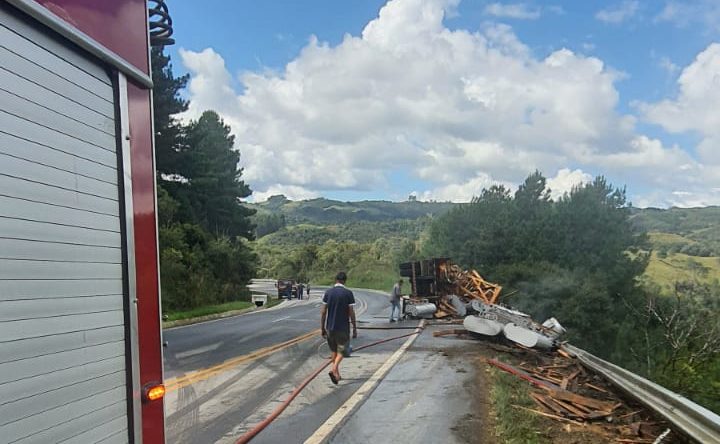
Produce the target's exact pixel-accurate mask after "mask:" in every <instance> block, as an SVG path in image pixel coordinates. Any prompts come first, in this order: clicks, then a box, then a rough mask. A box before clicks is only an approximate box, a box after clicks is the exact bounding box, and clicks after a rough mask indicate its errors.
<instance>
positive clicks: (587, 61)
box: [180, 0, 697, 200]
mask: <svg viewBox="0 0 720 444" xmlns="http://www.w3.org/2000/svg"><path fill="white" fill-rule="evenodd" d="M457 3H458V2H457V1H456V0H393V1H390V2H388V4H387V5H386V6H385V7H383V8H382V10H381V11H380V13H379V16H378V17H377V18H376V19H374V20H372V21H371V22H370V23H368V24H367V26H366V27H365V29H364V30H363V31H362V34H361V35H360V36H351V35H346V36H345V37H344V39H343V40H342V42H341V43H339V44H338V45H336V46H331V45H329V44H327V43H324V42H320V41H318V39H316V38H314V37H312V38H310V40H309V42H308V44H307V45H306V46H305V47H304V48H303V49H302V51H301V53H300V54H299V55H298V56H297V57H296V58H295V59H294V60H292V61H291V62H290V63H288V64H287V66H286V67H285V68H284V69H283V70H281V71H279V72H271V71H262V72H246V73H243V74H242V75H241V76H240V77H239V78H238V79H237V80H238V81H239V83H240V84H241V90H240V88H238V89H239V91H235V88H234V86H233V83H234V79H233V78H232V77H231V75H230V74H229V73H228V72H227V69H226V67H225V65H224V62H223V59H222V57H221V56H220V55H219V54H217V53H216V52H215V51H213V50H212V49H206V50H204V51H201V52H193V51H189V50H182V51H180V55H181V58H182V62H183V63H184V64H185V66H186V67H187V68H188V69H189V70H190V72H191V80H190V84H189V88H188V91H189V98H190V100H191V103H190V109H189V110H188V112H187V113H186V114H185V115H184V117H185V118H195V117H197V116H198V115H199V114H200V113H201V112H202V111H203V110H205V109H215V110H217V111H218V112H219V113H220V114H221V115H222V116H223V118H224V119H225V120H226V122H227V123H229V124H230V125H231V126H232V129H233V132H234V134H235V135H236V147H237V148H238V149H239V150H240V151H241V153H242V158H241V166H242V167H243V168H245V171H244V176H243V177H244V178H245V180H247V181H248V182H249V183H250V185H251V186H252V188H253V189H254V190H255V191H256V199H262V198H264V197H267V196H269V195H270V194H276V193H278V192H285V193H287V194H291V193H292V194H293V195H294V196H315V195H318V194H322V193H323V192H326V191H331V190H356V191H363V190H366V191H369V190H372V191H374V192H376V193H377V192H378V191H380V192H382V191H386V192H387V191H388V190H389V189H390V187H391V185H390V184H391V183H392V181H391V180H390V176H391V175H394V174H397V172H398V171H401V170H402V171H404V172H405V174H407V175H408V176H409V177H410V178H411V179H413V180H415V181H421V182H424V183H426V184H427V185H426V189H427V190H431V191H424V192H420V193H419V194H418V196H419V197H420V196H422V197H424V198H435V199H438V200H467V199H469V198H470V197H472V195H474V194H477V193H479V192H480V190H481V189H482V187H484V186H486V185H488V184H493V183H503V184H517V183H519V182H521V181H522V180H523V179H524V178H525V177H526V176H527V174H528V173H530V172H532V171H534V170H535V169H539V170H540V171H545V172H548V171H562V170H563V169H564V168H567V167H568V165H573V168H580V170H577V171H581V173H580V174H583V173H582V171H588V170H592V171H600V172H602V173H605V174H607V175H609V176H611V177H617V178H618V179H619V180H623V181H625V180H627V181H626V182H625V183H629V182H633V183H634V182H635V181H636V179H635V178H636V177H640V178H642V180H645V182H642V183H643V184H646V185H647V184H653V186H655V184H656V182H655V181H654V176H657V175H658V174H657V173H658V172H659V171H662V172H666V171H668V168H670V170H671V171H679V170H676V169H674V168H676V166H677V165H680V164H681V162H679V161H677V159H678V158H679V157H682V156H681V155H682V153H684V152H683V151H682V150H680V149H679V148H677V147H671V148H667V147H664V146H663V145H662V143H657V144H652V143H644V144H639V142H638V140H639V139H638V138H639V137H640V136H639V135H638V134H636V131H635V118H634V117H633V116H630V115H623V114H620V113H618V112H617V106H618V102H619V93H618V91H617V89H616V87H615V83H616V82H617V81H618V80H619V79H620V78H621V76H620V75H619V74H618V73H617V72H616V71H614V70H612V69H610V68H608V67H607V66H606V65H605V64H604V63H603V61H602V60H600V59H598V58H596V57H588V56H583V55H580V54H577V53H574V52H572V51H570V50H568V49H560V50H557V51H555V52H552V53H550V54H549V55H547V56H544V57H537V56H534V55H533V53H532V51H530V50H529V49H528V47H527V46H526V45H525V44H524V43H523V42H522V41H520V40H519V39H518V37H517V36H516V35H515V33H514V32H513V31H512V29H511V28H510V27H508V26H507V25H502V24H495V25H488V26H485V27H483V28H482V29H481V30H480V31H477V32H471V31H468V30H462V29H458V30H450V29H448V28H446V27H445V26H444V24H443V19H444V17H445V16H446V14H447V11H448V10H449V9H454V8H455V7H456V6H457ZM648 140H649V139H648ZM657 159H665V160H671V161H673V162H675V165H671V167H668V166H658V165H659V164H658V162H657ZM686 161H687V162H690V163H692V162H691V161H692V159H689V160H688V159H682V162H686ZM687 162H686V163H687ZM598 166H600V167H602V168H604V169H600V168H597V167H598ZM659 168H662V170H659ZM570 173H574V174H575V176H577V174H578V173H576V171H569V173H568V174H570ZM570 176H572V174H570ZM573 177H574V176H573ZM626 178H627V179H626ZM676 179H677V178H676ZM557 180H560V178H557ZM637 180H640V179H637ZM686 182H687V185H688V187H691V186H697V184H696V183H691V181H689V180H688V181H686ZM620 185H622V183H620ZM662 186H663V187H664V188H663V189H664V190H665V191H666V192H667V193H670V192H671V191H673V190H674V189H669V188H668V185H667V183H666V184H664V185H662ZM688 189H690V188H688Z"/></svg>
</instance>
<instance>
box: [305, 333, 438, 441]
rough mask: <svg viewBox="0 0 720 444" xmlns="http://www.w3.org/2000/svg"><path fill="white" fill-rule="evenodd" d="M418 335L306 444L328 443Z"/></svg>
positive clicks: (413, 336)
mask: <svg viewBox="0 0 720 444" xmlns="http://www.w3.org/2000/svg"><path fill="white" fill-rule="evenodd" d="M424 325H425V320H424V319H423V320H422V321H420V324H418V329H419V328H421V327H423V326H424ZM417 333H418V334H416V335H412V336H410V337H409V338H407V340H406V341H405V343H404V344H403V345H402V346H400V348H399V349H397V351H395V353H393V355H392V356H390V358H388V360H387V361H385V363H384V364H383V365H382V366H381V367H380V368H379V369H377V371H376V372H375V373H373V375H372V376H371V377H370V379H368V380H367V381H365V384H363V385H362V386H361V387H360V388H359V389H358V390H357V391H356V392H355V393H353V395H352V396H351V397H350V399H348V400H347V401H345V404H343V405H341V406H340V408H339V409H337V410H336V411H335V413H333V415H332V416H330V418H328V420H327V421H325V423H324V424H323V425H321V426H320V428H318V429H317V430H315V433H313V434H312V436H310V437H309V438H308V439H307V440H305V443H304V444H321V443H325V442H327V441H328V439H329V438H331V437H332V435H333V434H334V433H335V431H336V430H337V429H338V428H339V427H340V426H341V425H343V424H344V423H345V420H346V418H347V417H348V416H349V415H350V414H351V413H353V412H355V411H356V410H357V409H358V408H359V407H360V405H361V403H362V402H363V401H364V400H365V398H367V397H368V396H370V394H372V392H373V391H374V390H375V388H376V387H377V386H378V385H379V384H380V382H382V380H383V378H384V377H385V376H386V375H387V374H388V372H390V369H392V368H393V366H394V365H395V364H396V363H397V362H398V361H399V360H400V358H401V357H402V355H403V353H405V350H407V349H408V348H409V347H410V346H411V345H412V343H413V342H415V339H416V338H417V337H418V336H420V334H421V333H422V331H421V330H418V331H417Z"/></svg>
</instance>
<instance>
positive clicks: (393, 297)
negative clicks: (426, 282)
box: [390, 279, 403, 322]
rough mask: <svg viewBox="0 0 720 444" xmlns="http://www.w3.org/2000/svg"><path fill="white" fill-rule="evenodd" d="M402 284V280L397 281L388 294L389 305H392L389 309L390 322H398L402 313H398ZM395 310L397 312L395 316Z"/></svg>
mask: <svg viewBox="0 0 720 444" xmlns="http://www.w3.org/2000/svg"><path fill="white" fill-rule="evenodd" d="M402 284H403V280H402V279H400V280H398V281H397V283H396V284H395V285H393V288H392V291H391V292H390V304H392V306H391V307H390V322H395V321H399V320H400V316H401V315H402V313H401V312H400V296H402ZM395 310H397V315H395Z"/></svg>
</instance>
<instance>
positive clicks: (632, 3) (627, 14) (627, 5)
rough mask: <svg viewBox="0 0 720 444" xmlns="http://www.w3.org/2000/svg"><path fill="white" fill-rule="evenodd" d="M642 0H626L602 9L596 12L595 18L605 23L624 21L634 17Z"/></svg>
mask: <svg viewBox="0 0 720 444" xmlns="http://www.w3.org/2000/svg"><path fill="white" fill-rule="evenodd" d="M639 6H640V2H638V1H637V0H625V1H623V2H622V3H620V4H617V5H615V6H611V7H609V8H606V9H601V10H600V11H598V12H597V13H596V14H595V18H596V19H598V20H600V21H602V22H605V23H613V24H617V23H622V22H624V21H625V20H628V19H630V18H632V17H633V16H634V15H635V13H637V11H638V7H639Z"/></svg>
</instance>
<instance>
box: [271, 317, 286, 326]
mask: <svg viewBox="0 0 720 444" xmlns="http://www.w3.org/2000/svg"><path fill="white" fill-rule="evenodd" d="M285 319H290V316H285V317H282V318H277V319H275V320H274V321H270V322H272V323H273V324H274V323H275V322H280V321H284V320H285Z"/></svg>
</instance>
